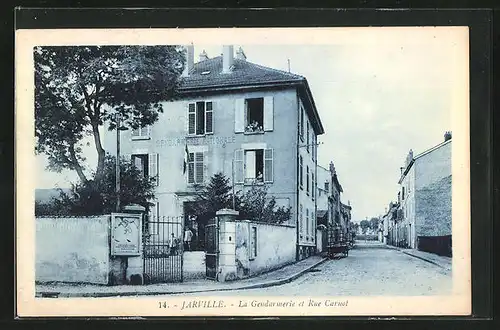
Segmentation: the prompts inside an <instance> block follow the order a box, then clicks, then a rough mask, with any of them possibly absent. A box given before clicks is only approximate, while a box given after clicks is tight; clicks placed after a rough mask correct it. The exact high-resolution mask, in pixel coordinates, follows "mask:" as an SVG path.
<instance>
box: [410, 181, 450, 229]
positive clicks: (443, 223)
mask: <svg viewBox="0 0 500 330" xmlns="http://www.w3.org/2000/svg"><path fill="white" fill-rule="evenodd" d="M451 182H452V178H451V175H450V176H447V177H445V178H443V179H441V180H439V181H437V182H435V183H433V184H431V185H429V186H427V187H425V188H421V189H419V190H418V191H417V193H416V195H415V196H416V220H417V221H416V223H417V228H416V229H417V236H447V235H451Z"/></svg>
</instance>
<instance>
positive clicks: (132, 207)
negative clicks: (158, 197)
mask: <svg viewBox="0 0 500 330" xmlns="http://www.w3.org/2000/svg"><path fill="white" fill-rule="evenodd" d="M123 210H125V211H132V212H145V211H146V208H145V207H144V206H141V205H137V204H131V205H127V206H125V207H124V208H123Z"/></svg>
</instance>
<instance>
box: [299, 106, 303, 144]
mask: <svg viewBox="0 0 500 330" xmlns="http://www.w3.org/2000/svg"><path fill="white" fill-rule="evenodd" d="M300 139H301V140H302V141H304V107H303V106H302V105H301V106H300Z"/></svg>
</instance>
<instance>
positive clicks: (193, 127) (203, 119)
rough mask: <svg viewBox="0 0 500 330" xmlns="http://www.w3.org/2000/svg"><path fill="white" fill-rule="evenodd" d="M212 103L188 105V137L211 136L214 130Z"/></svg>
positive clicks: (201, 102)
mask: <svg viewBox="0 0 500 330" xmlns="http://www.w3.org/2000/svg"><path fill="white" fill-rule="evenodd" d="M213 121H214V117H213V102H204V101H200V102H196V103H189V104H188V118H187V124H188V125H187V126H188V127H187V132H188V135H204V134H212V133H213V130H214V123H213Z"/></svg>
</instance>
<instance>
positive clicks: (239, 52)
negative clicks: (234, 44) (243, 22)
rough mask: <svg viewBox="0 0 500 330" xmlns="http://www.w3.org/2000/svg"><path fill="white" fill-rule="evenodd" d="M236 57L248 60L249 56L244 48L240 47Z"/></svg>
mask: <svg viewBox="0 0 500 330" xmlns="http://www.w3.org/2000/svg"><path fill="white" fill-rule="evenodd" d="M236 58H237V59H238V60H242V61H246V60H247V56H246V55H245V52H244V51H243V49H242V48H241V47H240V48H238V51H237V52H236Z"/></svg>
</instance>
